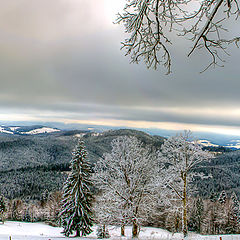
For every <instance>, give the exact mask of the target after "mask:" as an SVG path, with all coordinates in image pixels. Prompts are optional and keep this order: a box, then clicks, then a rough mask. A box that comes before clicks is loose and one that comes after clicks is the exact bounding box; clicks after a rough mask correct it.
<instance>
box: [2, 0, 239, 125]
mask: <svg viewBox="0 0 240 240" xmlns="http://www.w3.org/2000/svg"><path fill="white" fill-rule="evenodd" d="M0 2H1V9H0V16H1V18H2V19H4V21H1V23H0V28H1V29H2V30H1V33H0V36H1V40H0V51H1V53H2V54H1V55H0V63H1V64H0V84H1V88H0V100H1V105H0V106H1V107H2V108H7V107H9V108H10V109H16V108H18V109H29V111H30V112H31V110H32V109H35V110H36V111H37V110H39V111H42V110H44V109H45V110H46V111H51V112H56V114H58V113H59V112H61V111H62V113H66V114H67V115H68V116H70V117H71V118H76V119H77V118H86V119H87V118H88V116H89V117H94V116H95V117H99V116H100V117H103V118H116V119H124V120H145V121H169V122H171V121H172V122H182V123H198V124H212V125H214V124H219V125H234V126H239V124H240V121H238V120H236V119H233V118H231V117H229V116H225V117H221V118H217V117H214V116H212V117H210V116H207V115H197V116H196V115H192V114H191V112H189V114H188V115H184V116H183V115H181V114H177V113H174V114H170V113H166V112H158V111H146V110H145V107H179V108H181V107H189V108H200V109H201V108H205V107H210V108H216V107H218V108H219V107H220V106H222V108H223V109H224V108H228V107H229V106H231V107H236V108H238V106H239V105H240V98H239V89H240V81H239V67H238V65H239V61H238V59H239V51H236V48H231V49H230V52H231V55H232V56H231V58H228V57H227V60H228V62H227V63H226V64H225V68H217V69H215V70H209V71H208V72H205V73H204V74H199V71H200V70H202V68H203V67H204V66H206V58H205V57H206V56H205V55H204V54H201V55H200V54H198V53H199V52H196V54H195V55H194V56H192V57H191V58H187V57H183V56H184V55H186V52H187V50H188V49H189V48H190V46H191V45H190V44H187V45H186V44H185V42H183V41H182V40H180V41H176V42H175V45H174V47H172V49H171V50H172V56H174V55H176V57H175V58H173V71H174V73H173V74H172V75H170V76H166V75H164V74H163V71H162V70H160V71H153V70H147V69H146V68H145V66H144V65H143V64H139V65H130V64H129V63H128V58H127V57H124V52H120V50H119V49H120V41H121V40H123V39H124V34H123V31H122V29H121V27H117V26H114V27H109V26H108V25H106V21H105V19H104V18H103V16H102V12H101V1H99V2H97V3H96V0H79V1H73V0H71V1H70V0H69V1H64V0H60V1H59V0H53V1H50V2H49V1H47V0H43V1H35V0H34V1H32V0H21V1H20V0H12V1H0ZM77 3H78V4H77ZM74 4H77V5H76V6H75V5H74ZM94 5H97V6H94ZM235 31H236V29H235ZM79 106H80V107H79ZM83 106H84V107H83ZM93 106H94V107H93ZM128 107H132V108H128ZM136 107H137V108H138V110H132V109H136ZM141 108H142V109H141ZM78 112H79V114H78Z"/></svg>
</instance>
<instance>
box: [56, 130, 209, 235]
mask: <svg viewBox="0 0 240 240" xmlns="http://www.w3.org/2000/svg"><path fill="white" fill-rule="evenodd" d="M86 154H87V153H86V150H85V148H84V144H83V142H81V141H80V143H79V145H78V147H77V149H76V151H75V152H74V153H73V158H72V161H71V173H70V175H69V177H68V180H67V182H66V183H65V187H64V193H63V196H64V197H63V202H62V203H63V209H62V212H61V213H60V217H61V219H62V225H63V226H64V233H65V235H67V236H69V235H70V234H71V233H72V232H73V231H76V234H77V235H78V236H79V235H86V234H89V233H90V232H91V226H92V224H93V212H94V217H95V221H96V222H97V223H99V224H102V225H103V229H105V225H108V224H115V225H120V226H121V234H122V235H124V227H125V226H126V225H129V224H131V225H132V235H133V237H137V235H138V234H139V229H140V226H141V224H143V223H144V221H146V219H147V218H149V216H152V215H154V214H155V215H156V212H158V213H159V214H160V215H161V214H162V212H161V211H159V209H161V208H163V207H164V208H167V209H168V210H172V211H173V212H176V211H178V212H180V213H181V220H182V224H181V225H182V231H183V233H184V236H186V235H187V232H188V208H189V196H190V194H191V193H192V190H193V189H194V188H193V187H192V184H193V183H194V180H195V179H196V178H203V177H206V176H204V175H203V174H200V173H199V172H197V171H195V169H196V168H197V167H198V166H199V164H200V163H202V162H203V161H208V160H209V159H210V158H212V155H211V154H210V153H209V152H207V151H203V150H202V149H201V147H200V146H199V145H198V144H197V143H196V142H194V141H192V137H191V133H190V132H185V133H184V134H180V135H178V136H175V137H171V138H169V139H167V140H165V142H164V144H163V145H162V147H161V150H160V151H157V150H156V149H153V148H150V147H148V146H144V145H143V143H141V142H140V141H139V140H137V139H136V138H134V137H126V136H122V137H118V138H117V139H115V140H113V141H112V151H111V152H110V153H106V154H104V155H103V157H102V158H101V159H100V160H99V161H98V163H97V164H96V165H95V168H94V174H93V177H92V178H91V176H90V175H91V168H90V163H89V162H88V160H87V158H86ZM93 183H94V186H95V187H97V189H98V194H97V196H96V199H95V201H94V202H93V194H92V193H91V186H92V185H93ZM92 204H94V206H93V207H92ZM156 210H158V211H156Z"/></svg>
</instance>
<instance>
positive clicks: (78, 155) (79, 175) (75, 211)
mask: <svg viewBox="0 0 240 240" xmlns="http://www.w3.org/2000/svg"><path fill="white" fill-rule="evenodd" d="M70 165H71V172H70V174H69V177H68V179H67V181H66V182H65V184H64V188H63V199H62V211H61V212H60V218H61V223H62V226H63V228H64V230H63V233H64V235H65V236H69V235H70V234H72V233H73V231H76V236H86V235H88V234H90V233H91V232H92V229H91V227H92V225H93V218H92V210H91V207H92V200H93V194H92V192H91V190H90V188H91V186H92V181H91V168H90V162H89V161H88V160H87V151H86V150H85V146H84V143H83V141H79V142H78V145H77V147H76V149H75V151H74V152H73V157H72V160H71V162H70Z"/></svg>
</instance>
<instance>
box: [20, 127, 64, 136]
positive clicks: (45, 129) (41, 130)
mask: <svg viewBox="0 0 240 240" xmlns="http://www.w3.org/2000/svg"><path fill="white" fill-rule="evenodd" d="M59 131H60V130H59V129H55V128H48V127H42V128H37V129H33V130H31V131H28V132H21V133H22V134H29V135H33V134H41V133H53V132H59Z"/></svg>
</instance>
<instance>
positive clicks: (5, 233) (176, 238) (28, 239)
mask: <svg viewBox="0 0 240 240" xmlns="http://www.w3.org/2000/svg"><path fill="white" fill-rule="evenodd" d="M93 229H94V231H93V233H92V234H91V235H89V236H87V237H81V238H67V237H64V236H63V235H62V234H61V231H62V228H57V227H51V226H48V225H46V224H44V223H25V222H5V223H4V224H0V239H1V240H9V239H10V236H11V240H66V239H75V240H78V239H81V240H90V239H97V236H96V226H95V227H94V228H93ZM109 232H110V235H111V238H110V240H120V239H122V240H127V239H131V228H130V227H126V237H124V238H121V237H120V235H119V234H120V229H119V228H118V227H109ZM220 237H222V240H240V235H218V236H203V235H197V234H193V233H192V234H189V237H188V238H187V239H188V240H220ZM182 239H183V236H182V234H179V233H176V234H174V235H172V234H171V233H170V232H168V231H166V230H162V229H159V228H142V229H141V232H140V236H139V240H182Z"/></svg>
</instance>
